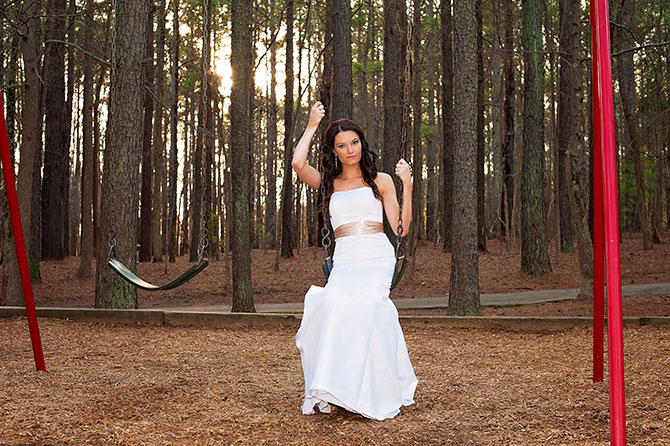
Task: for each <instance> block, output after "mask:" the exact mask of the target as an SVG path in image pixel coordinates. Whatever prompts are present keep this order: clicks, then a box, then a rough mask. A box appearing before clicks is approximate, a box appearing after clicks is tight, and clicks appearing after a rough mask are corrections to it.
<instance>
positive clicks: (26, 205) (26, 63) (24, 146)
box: [17, 0, 42, 282]
mask: <svg viewBox="0 0 670 446" xmlns="http://www.w3.org/2000/svg"><path fill="white" fill-rule="evenodd" d="M23 13H24V14H25V22H24V23H25V25H26V31H27V32H26V33H25V34H23V35H22V36H21V52H22V53H23V73H24V82H23V85H24V92H23V106H22V108H21V111H22V122H21V126H22V128H23V135H22V138H21V148H20V154H21V159H20V161H19V178H18V184H17V194H18V201H19V210H20V212H21V221H22V224H23V228H24V230H25V231H26V234H27V237H26V240H27V245H28V248H27V250H28V263H29V264H30V277H31V280H32V281H33V282H39V280H40V263H39V261H40V256H39V252H40V250H39V245H40V239H39V237H33V233H34V232H33V230H32V229H31V228H32V227H33V226H37V228H39V226H40V222H41V216H40V213H39V212H37V211H36V210H34V209H33V205H32V204H33V201H34V200H37V201H36V203H35V204H36V207H37V209H39V207H40V204H41V199H40V198H41V197H40V195H41V194H40V182H41V178H42V176H41V174H40V169H41V167H42V125H41V123H42V107H41V103H42V95H41V90H42V88H41V81H40V34H41V33H40V17H41V14H42V9H41V2H40V1H39V0H26V1H24V5H23ZM35 232H39V231H35ZM17 277H18V276H17Z"/></svg>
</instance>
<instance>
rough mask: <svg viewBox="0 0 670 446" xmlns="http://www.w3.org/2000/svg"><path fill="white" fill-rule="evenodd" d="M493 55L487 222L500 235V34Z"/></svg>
mask: <svg viewBox="0 0 670 446" xmlns="http://www.w3.org/2000/svg"><path fill="white" fill-rule="evenodd" d="M493 8H494V14H493V16H494V18H495V19H494V20H495V28H496V29H500V28H501V23H500V19H501V17H500V15H501V11H500V2H499V1H494V2H493ZM493 38H494V41H493V55H492V65H493V69H492V77H493V79H492V81H491V83H492V85H491V90H492V91H491V97H492V101H493V106H492V108H491V115H492V120H493V130H492V132H491V133H492V134H491V140H492V141H491V144H492V146H493V150H492V151H493V169H492V171H491V176H490V179H491V181H490V192H489V194H488V198H489V200H488V214H489V217H488V222H489V230H490V231H491V232H492V233H493V234H500V228H501V225H500V218H501V215H500V207H501V203H502V169H503V168H502V110H503V98H504V96H503V91H502V89H503V81H502V45H501V42H500V34H499V33H494V37H493Z"/></svg>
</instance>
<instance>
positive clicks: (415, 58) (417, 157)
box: [408, 0, 423, 280]
mask: <svg viewBox="0 0 670 446" xmlns="http://www.w3.org/2000/svg"><path fill="white" fill-rule="evenodd" d="M421 3H422V2H421V0H414V16H413V19H412V20H413V23H412V27H413V31H412V42H411V44H412V62H413V63H412V64H411V68H412V73H411V81H412V166H413V179H412V183H413V186H412V225H411V227H410V232H409V249H408V251H409V256H410V264H409V271H408V273H409V277H410V278H411V279H412V280H413V279H414V271H415V269H416V248H417V245H418V243H419V238H420V236H421V229H422V227H423V225H422V220H423V219H422V218H421V217H422V216H423V206H422V203H421V202H422V200H421V199H422V198H423V187H422V184H421V183H422V179H423V151H422V148H421Z"/></svg>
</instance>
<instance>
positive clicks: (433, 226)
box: [426, 1, 439, 242]
mask: <svg viewBox="0 0 670 446" xmlns="http://www.w3.org/2000/svg"><path fill="white" fill-rule="evenodd" d="M428 5H429V7H428V19H429V20H434V11H433V5H432V1H430V2H429V3H428ZM434 38H435V34H433V35H432V36H428V35H427V36H426V39H427V40H428V44H427V45H426V52H427V53H428V57H427V62H428V65H427V66H426V76H427V78H428V103H427V105H428V110H427V111H428V125H429V126H430V128H432V129H435V130H434V131H433V133H430V134H429V135H428V136H427V139H428V141H427V143H428V144H427V147H426V167H427V169H426V170H427V171H428V178H427V180H426V182H427V185H426V240H428V241H431V242H435V241H436V239H437V208H438V206H437V204H438V202H437V196H438V193H437V189H438V183H439V172H438V170H437V159H438V151H439V147H438V144H437V127H436V122H435V74H436V71H435V70H436V66H435V47H434V40H433V39H434Z"/></svg>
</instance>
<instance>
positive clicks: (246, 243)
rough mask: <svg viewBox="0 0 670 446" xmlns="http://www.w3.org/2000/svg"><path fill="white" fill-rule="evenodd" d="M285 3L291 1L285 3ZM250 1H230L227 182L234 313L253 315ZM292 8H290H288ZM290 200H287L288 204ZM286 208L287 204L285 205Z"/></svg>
mask: <svg viewBox="0 0 670 446" xmlns="http://www.w3.org/2000/svg"><path fill="white" fill-rule="evenodd" d="M289 3H291V1H290V0H289ZM251 7H252V2H247V1H243V0H233V2H232V18H231V20H232V34H231V35H232V37H231V42H232V51H231V58H230V62H231V68H232V70H233V84H234V85H237V86H238V87H237V88H234V89H233V91H232V92H231V97H230V135H231V141H230V148H231V158H232V159H231V180H232V183H233V184H232V186H233V203H232V211H233V212H232V214H233V238H232V242H233V243H232V249H233V307H232V311H234V312H241V311H244V312H254V311H255V309H254V296H253V289H252V286H251V239H250V232H249V225H250V223H251V217H250V209H249V175H250V174H251V166H250V165H249V154H248V152H247V151H248V149H249V139H248V138H249V127H250V126H251V119H250V118H251V117H250V116H249V93H248V91H247V88H248V87H249V83H247V82H246V80H247V79H248V78H249V76H251V73H252V65H253V61H252V60H250V57H249V55H250V54H251ZM290 7H292V5H290ZM290 202H291V200H289V201H288V203H290ZM288 205H289V206H290V204H288Z"/></svg>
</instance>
